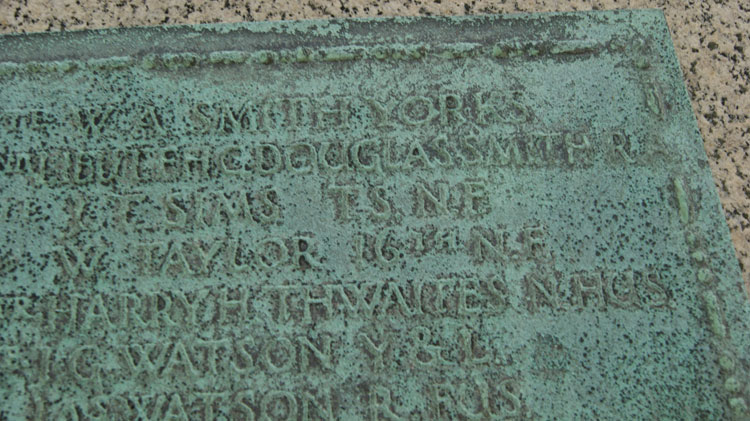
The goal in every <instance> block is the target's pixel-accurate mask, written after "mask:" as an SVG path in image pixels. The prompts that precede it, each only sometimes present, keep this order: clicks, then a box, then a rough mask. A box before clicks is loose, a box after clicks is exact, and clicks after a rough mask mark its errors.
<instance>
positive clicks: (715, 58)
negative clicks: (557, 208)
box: [0, 0, 750, 294]
mask: <svg viewBox="0 0 750 421" xmlns="http://www.w3.org/2000/svg"><path fill="white" fill-rule="evenodd" d="M618 8H659V9H662V10H663V11H664V13H665V15H666V18H667V21H668V24H669V28H670V30H671V33H672V38H673V40H674V44H675V47H676V49H677V56H678V59H679V61H680V65H681V67H682V72H683V75H684V78H685V80H686V82H687V86H688V91H689V93H690V98H691V100H692V104H693V110H694V112H695V115H696V118H697V119H698V124H699V127H700V131H701V134H702V135H703V139H704V145H705V148H706V152H707V154H708V157H709V161H710V164H711V169H712V171H713V176H714V180H715V183H716V187H717V189H718V191H719V196H720V199H721V203H722V206H723V208H724V215H725V217H726V220H727V223H728V225H729V229H730V231H731V236H732V242H733V243H734V246H735V249H736V252H737V257H738V258H739V261H740V265H741V268H742V273H743V276H744V279H745V284H746V286H747V289H748V293H749V294H750V119H748V114H750V93H748V90H750V62H749V61H748V60H747V58H746V54H750V41H749V40H748V37H750V2H749V1H747V0H706V1H702V0H628V1H617V0H577V1H555V0H525V1H511V0H494V1H492V0H475V1H449V0H424V1H420V0H386V1H368V0H338V1H322V0H308V1H292V0H261V1H239V0H219V1H213V0H187V1H184V0H118V1H101V0H99V1H97V0H0V33H10V32H38V31H60V30H76V29H84V28H87V29H95V28H105V27H122V26H143V25H160V24H183V23H187V24H194V23H209V22H241V21H259V20H279V19H311V18H334V17H376V16H407V15H408V16H414V15H465V14H483V13H511V12H546V11H571V10H591V9H618Z"/></svg>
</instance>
